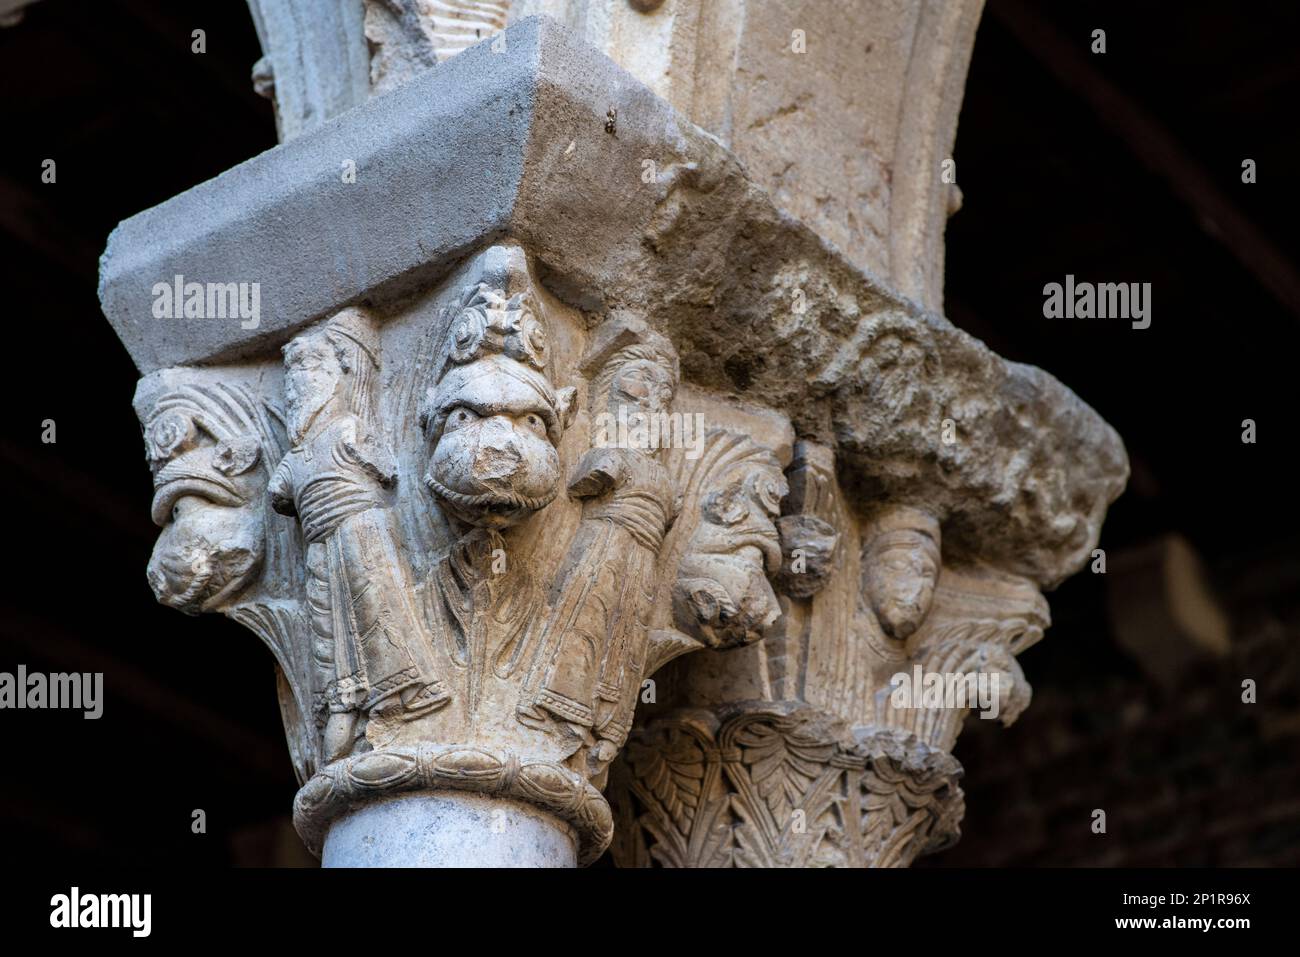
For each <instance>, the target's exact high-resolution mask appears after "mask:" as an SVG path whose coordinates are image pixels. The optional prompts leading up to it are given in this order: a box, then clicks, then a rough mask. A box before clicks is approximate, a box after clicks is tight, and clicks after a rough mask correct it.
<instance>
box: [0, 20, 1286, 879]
mask: <svg viewBox="0 0 1300 957" xmlns="http://www.w3.org/2000/svg"><path fill="white" fill-rule="evenodd" d="M196 27H197V28H202V29H204V30H205V31H206V33H207V52H206V54H204V55H201V56H199V55H194V54H192V53H191V52H190V44H191V36H190V33H191V30H193V29H195V28H196ZM1096 28H1102V29H1105V30H1106V32H1107V52H1106V53H1105V54H1104V55H1094V54H1091V53H1090V52H1089V45H1090V43H1091V32H1092V30H1093V29H1096ZM1297 36H1300V5H1297V4H1295V3H1294V2H1292V0H1276V2H1243V3H1238V4H1224V3H1223V2H1222V0H1185V2H1180V3H1178V4H1169V3H1167V2H1156V0H1140V2H1138V0H1114V2H1106V3H1088V2H1072V3H1070V4H1062V3H1048V2H1038V3H1025V2H1014V3H1013V2H1005V0H990V3H989V8H988V11H987V12H986V14H985V18H984V22H983V24H982V25H981V27H980V32H979V35H978V39H977V42H976V46H975V52H974V56H973V59H972V64H971V70H970V80H969V83H968V86H967V91H966V100H965V106H964V108H963V112H962V117H961V125H960V128H959V133H958V139H957V147H956V151H955V158H956V161H957V179H958V182H959V183H960V185H961V187H962V190H963V193H964V197H965V202H964V207H963V209H962V210H961V211H960V212H959V213H957V214H956V215H955V216H954V217H953V219H952V220H951V222H950V225H949V230H948V270H947V284H946V311H947V314H948V315H949V317H950V318H951V319H952V320H953V321H954V322H955V323H956V324H958V325H959V326H962V327H963V328H966V329H968V330H969V331H971V332H972V333H974V334H975V335H978V336H979V337H981V338H983V339H984V340H985V341H986V342H987V343H988V344H989V345H990V346H991V347H992V348H993V349H995V350H996V351H997V352H999V353H1000V354H1002V355H1003V356H1005V357H1007V358H1009V359H1014V360H1019V361H1023V362H1029V363H1033V364H1035V365H1039V366H1042V367H1043V368H1045V369H1047V370H1049V371H1050V372H1052V373H1053V374H1054V375H1055V376H1057V377H1058V378H1059V379H1061V380H1062V381H1063V382H1065V383H1066V384H1067V385H1069V386H1071V387H1072V388H1074V389H1075V390H1076V391H1077V392H1078V393H1079V394H1080V395H1081V396H1082V397H1083V398H1084V399H1085V400H1086V401H1087V402H1089V403H1090V404H1091V405H1092V406H1093V407H1094V408H1096V409H1097V410H1098V412H1100V413H1101V415H1102V416H1104V417H1105V418H1106V419H1107V420H1108V421H1109V422H1110V423H1112V424H1113V425H1114V426H1115V427H1116V428H1117V429H1118V430H1119V432H1120V434H1121V435H1122V436H1123V437H1124V440H1125V442H1126V444H1127V447H1128V450H1129V454H1130V456H1131V458H1132V463H1133V478H1132V480H1131V482H1130V486H1129V490H1128V491H1127V492H1126V493H1125V495H1124V496H1123V497H1122V498H1121V499H1120V500H1119V501H1118V502H1117V503H1116V504H1115V505H1114V506H1113V508H1112V510H1111V512H1110V516H1109V518H1108V520H1107V522H1106V526H1105V530H1104V533H1103V537H1102V546H1103V547H1104V548H1105V549H1106V550H1107V555H1108V566H1109V567H1108V572H1107V574H1106V575H1094V574H1090V573H1088V571H1086V570H1085V571H1084V572H1082V573H1081V574H1079V575H1078V576H1076V577H1075V578H1073V579H1071V580H1070V581H1069V582H1067V583H1066V584H1065V585H1064V586H1062V587H1061V588H1060V589H1059V590H1058V591H1056V592H1055V593H1053V594H1052V595H1050V596H1049V598H1050V601H1051V606H1052V615H1053V618H1054V625H1053V627H1052V628H1051V630H1050V631H1049V632H1048V636H1047V638H1046V639H1045V640H1044V641H1043V642H1042V643H1040V644H1039V645H1038V646H1036V647H1035V648H1032V649H1030V650H1029V651H1028V652H1026V653H1025V654H1024V655H1023V656H1022V658H1021V664H1022V666H1023V668H1024V671H1025V673H1026V675H1027V676H1028V678H1029V680H1030V681H1031V683H1032V684H1033V685H1034V688H1035V693H1034V699H1035V700H1034V703H1033V705H1032V706H1031V707H1030V708H1029V710H1028V711H1027V712H1026V713H1025V715H1024V716H1023V717H1022V718H1021V719H1020V721H1019V722H1018V723H1017V724H1016V725H1015V726H1014V727H1012V728H1010V729H1005V730H1004V729H1001V728H997V727H989V724H991V722H980V721H978V720H973V721H971V722H970V723H969V725H968V727H967V730H966V732H965V733H964V735H963V737H962V738H961V740H960V741H959V743H958V745H957V751H956V753H957V756H958V757H959V758H960V759H961V760H962V762H963V763H964V765H965V766H966V769H967V776H966V781H965V787H966V791H967V805H968V813H967V816H966V821H965V824H964V825H963V830H964V832H965V835H966V836H965V837H964V838H963V840H962V842H961V843H960V844H958V845H957V847H956V848H954V849H952V850H950V851H948V852H945V853H944V854H941V855H938V856H936V857H933V858H929V859H927V860H926V861H925V862H924V864H923V866H931V867H942V866H954V865H988V864H1033V865H1046V864H1083V865H1139V864H1140V865H1165V864H1178V865H1185V864H1211V865H1245V864H1292V865H1294V864H1297V863H1300V760H1298V759H1300V699H1298V697H1297V692H1298V691H1300V523H1298V522H1297V520H1296V518H1295V514H1294V511H1293V509H1292V500H1293V498H1294V491H1293V490H1294V489H1295V487H1296V477H1295V472H1294V471H1293V467H1292V461H1293V459H1294V458H1295V454H1294V450H1295V443H1296V437H1297V429H1296V424H1295V423H1296V421H1297V416H1298V415H1300V410H1297V409H1296V408H1295V400H1296V396H1297V380H1298V378H1300V376H1298V375H1297V373H1296V371H1295V370H1294V368H1293V366H1294V364H1295V362H1296V357H1297V354H1298V352H1300V350H1298V348H1297V347H1298V346H1300V278H1298V277H1297V267H1296V262H1297V259H1298V258H1300V257H1297V246H1298V245H1300V244H1297V242H1296V240H1295V238H1294V232H1293V229H1292V228H1291V227H1292V222H1293V220H1294V217H1295V213H1296V202H1295V197H1296V187H1295V185H1294V184H1295V177H1296V176H1297V175H1298V174H1300V128H1298V126H1297V122H1296V118H1297V109H1296V103H1297V102H1300V59H1298V58H1297V57H1296V55H1295V38H1296V37H1297ZM259 56H260V49H259V47H258V44H257V39H256V36H255V34H254V31H253V26H252V20H251V18H250V16H249V14H248V12H247V8H246V6H245V4H244V3H243V2H242V0H187V2H186V3H183V4H181V3H171V2H158V0H154V2H150V0H95V2H81V0H43V2H41V3H38V4H37V5H35V6H34V7H32V8H30V9H29V11H28V12H27V14H26V17H25V19H24V21H23V22H22V23H21V24H19V25H18V26H16V27H12V28H8V29H3V30H0V90H3V91H4V92H3V94H0V97H2V99H0V131H2V132H0V136H2V137H3V144H4V145H3V149H2V150H0V263H3V275H4V278H5V292H6V304H7V310H8V313H9V317H8V318H9V321H8V322H7V323H6V325H5V331H6V334H7V338H6V342H5V344H6V347H7V355H6V356H5V364H6V366H7V368H8V370H9V375H6V376H5V377H4V380H5V386H4V388H5V401H6V409H7V415H6V422H5V428H4V433H3V438H2V439H0V466H2V467H3V471H4V475H5V479H4V482H5V489H6V495H5V501H6V504H7V506H8V510H9V520H8V522H7V525H8V527H7V529H6V536H5V539H4V541H5V548H4V550H3V555H4V561H5V563H6V566H7V567H6V568H5V569H4V580H5V581H6V582H7V583H8V584H9V586H10V587H9V588H8V589H7V590H6V591H5V592H4V594H3V595H0V670H4V671H13V670H14V669H15V668H16V666H17V664H19V663H24V664H26V665H27V666H28V668H29V669H31V670H35V671H67V670H77V671H103V672H105V673H106V696H107V701H106V705H105V714H104V717H103V718H102V719H100V720H98V721H85V720H83V719H82V717H81V716H80V714H79V713H67V712H57V711H53V712H26V711H6V712H3V713H0V722H2V724H0V728H3V730H4V732H5V741H6V745H7V747H6V751H7V757H8V760H9V767H8V769H7V773H6V774H4V776H3V779H2V782H0V841H2V842H3V844H4V847H5V849H6V851H7V852H8V855H9V856H10V857H11V859H32V858H31V855H41V856H42V858H43V859H47V860H48V859H60V860H63V859H71V860H76V861H78V862H81V863H90V864H112V865H120V864H125V865H134V864H139V865H176V864H180V865H204V864H209V865H210V864H218V865H224V864H270V863H302V862H306V861H308V860H309V859H308V858H306V855H305V852H304V851H302V850H301V848H300V846H299V842H298V841H297V838H296V836H295V835H294V834H293V832H292V827H291V825H290V824H289V820H288V815H287V812H288V809H289V807H290V803H291V801H292V797H293V794H294V792H295V790H296V785H295V781H294V779H293V774H292V771H291V769H290V765H289V760H288V755H287V751H286V749H285V746H284V743H283V738H282V733H281V729H280V721H279V715H278V711H277V708H276V703H275V693H274V680H273V672H272V663H271V658H270V656H269V654H268V653H266V652H265V651H264V650H263V649H262V648H261V646H260V644H259V642H258V641H257V640H256V639H255V638H253V637H252V636H251V635H249V634H247V633H246V632H245V631H244V630H243V629H242V628H240V627H239V626H237V625H235V624H234V623H232V622H228V621H226V620H224V619H221V618H218V617H204V618H198V619H186V618H182V617H181V616H180V615H178V614H177V613H176V612H173V611H170V610H168V609H165V608H162V607H161V606H158V605H156V604H155V602H154V600H153V596H152V594H151V593H150V591H149V587H148V585H147V583H146V582H145V577H144V568H145V564H146V562H147V560H148V557H149V553H150V550H151V549H152V547H153V541H154V538H155V534H156V530H155V528H154V527H153V525H152V524H151V522H150V521H149V516H148V505H149V501H150V497H151V485H150V480H149V473H148V469H147V468H146V466H145V463H144V458H143V447H142V443H141V441H140V440H139V439H138V436H139V425H138V423H137V421H136V419H135V416H134V413H133V411H132V408H131V395H132V390H133V389H134V384H135V381H136V378H137V373H136V370H135V369H134V367H133V365H132V363H131V361H130V360H129V358H128V357H127V355H126V352H125V350H124V349H122V347H121V346H120V345H119V343H118V341H117V339H116V337H115V336H114V334H113V332H112V330H111V329H110V327H109V325H108V323H107V322H106V321H105V320H104V318H103V316H102V315H101V314H100V311H99V305H98V301H97V298H96V268H97V259H98V255H99V253H100V251H102V249H103V247H104V242H105V239H106V238H107V236H108V233H109V231H110V230H111V229H112V228H113V226H115V225H116V224H117V222H118V221H120V220H121V219H124V218H126V217H127V216H129V215H132V214H134V213H136V212H138V211H140V210H142V209H144V208H146V207H148V206H152V205H154V204H156V203H159V202H161V201H163V200H165V199H167V198H168V197H170V196H172V195H175V194H176V193H179V192H181V191H183V190H185V189H186V188H188V187H190V186H193V185H195V184H196V183H199V182H202V181H203V180H206V179H209V178H211V177H213V176H215V175H217V174H218V173H220V172H222V171H223V170H225V169H227V168H228V167H230V166H232V165H234V164H236V163H238V162H240V161H241V160H244V159H247V158H248V157H250V156H252V155H254V154H256V153H258V152H261V151H262V150H265V149H269V148H270V147H272V146H274V145H275V129H274V120H273V116H272V111H271V107H270V104H269V103H268V102H267V101H266V100H263V99H261V98H259V97H258V96H256V95H255V94H254V92H253V90H252V85H251V82H250V79H249V77H250V71H251V68H252V65H253V63H254V62H255V61H256V60H257V59H258V57H259ZM47 158H52V159H54V160H56V162H57V164H58V165H57V182H56V183H55V184H43V183H42V182H41V180H40V173H41V163H42V161H43V160H45V159H47ZM1245 158H1251V159H1254V160H1255V161H1256V163H1257V164H1258V182H1257V183H1255V184H1253V185H1247V184H1243V183H1242V182H1241V162H1242V160H1243V159H1245ZM1066 273H1073V274H1074V275H1075V276H1076V277H1077V278H1078V279H1079V280H1091V281H1094V282H1104V281H1112V282H1118V281H1126V282H1150V283H1152V285H1153V294H1152V302H1153V321H1152V325H1151V328H1149V329H1146V330H1133V329H1130V328H1129V325H1128V323H1127V322H1123V321H1108V322H1106V321H1092V322H1089V321H1084V320H1077V321H1073V322H1071V321H1050V320H1046V319H1044V318H1043V316H1042V302H1043V295H1042V288H1043V285H1044V284H1045V283H1047V282H1054V281H1055V282H1060V281H1062V280H1063V278H1064V276H1065V274H1066ZM1246 418H1251V419H1254V420H1255V422H1256V423H1257V428H1258V441H1257V443H1256V444H1254V445H1247V444H1243V443H1242V441H1241V423H1242V420H1243V419H1246ZM46 419H53V420H55V422H56V424H57V425H56V427H57V439H58V440H57V442H56V443H55V444H43V443H42V442H41V431H42V422H43V421H44V420H46ZM1171 536H1178V537H1179V538H1180V539H1181V540H1182V541H1184V542H1185V543H1186V544H1187V545H1188V546H1189V548H1190V549H1191V550H1192V551H1193V552H1194V553H1195V554H1196V555H1197V556H1199V560H1200V561H1201V562H1202V563H1203V567H1204V570H1205V580H1206V593H1207V594H1208V595H1209V596H1211V598H1212V599H1213V601H1215V602H1216V603H1217V604H1218V605H1219V607H1221V608H1222V609H1223V611H1224V613H1225V614H1226V615H1227V618H1228V620H1229V622H1230V633H1231V649H1230V650H1229V651H1228V652H1227V654H1225V655H1220V656H1218V657H1212V656H1207V655H1204V654H1198V653H1197V652H1196V651H1195V648H1194V646H1193V645H1192V644H1191V643H1190V642H1184V645H1179V644H1178V642H1180V641H1182V640H1183V638H1184V636H1182V635H1181V634H1180V633H1179V631H1178V629H1177V628H1170V629H1165V630H1164V631H1163V632H1162V640H1164V641H1165V642H1166V644H1164V645H1162V646H1160V648H1159V649H1158V655H1155V657H1154V658H1153V654H1154V653H1151V652H1148V653H1144V652H1143V650H1142V649H1141V648H1137V649H1134V648H1133V647H1124V646H1121V644H1120V642H1119V641H1118V640H1117V629H1116V622H1117V621H1123V620H1125V616H1129V615H1134V614H1137V613H1138V612H1137V611H1136V610H1135V609H1133V608H1130V607H1128V606H1127V605H1126V604H1125V603H1124V602H1122V601H1118V600H1117V599H1116V595H1117V594H1119V592H1118V591H1117V589H1116V586H1115V582H1116V579H1117V576H1120V575H1121V574H1134V575H1135V574H1139V573H1141V574H1144V575H1146V576H1147V577H1146V578H1143V579H1141V581H1144V582H1148V583H1150V582H1152V581H1154V582H1156V583H1157V585H1156V586H1152V587H1149V588H1147V590H1146V592H1145V593H1144V594H1145V595H1146V598H1144V600H1143V602H1142V604H1143V608H1147V606H1148V605H1150V606H1152V607H1155V608H1157V609H1159V608H1160V607H1162V606H1163V605H1164V604H1166V602H1165V599H1164V598H1163V597H1162V592H1161V589H1160V588H1159V587H1158V582H1159V581H1160V578H1159V569H1160V567H1161V566H1160V564H1159V561H1158V560H1157V561H1155V563H1154V564H1153V560H1152V558H1151V556H1153V555H1155V556H1157V559H1158V556H1160V555H1161V554H1164V552H1163V551H1162V548H1163V545H1162V543H1168V542H1169V541H1170V540H1171ZM1121 568H1130V569H1132V568H1136V569H1137V570H1138V571H1136V572H1132V571H1130V572H1121V571H1120V569H1121ZM1153 570H1154V571H1153ZM1153 574H1154V575H1155V576H1156V577H1155V578H1152V577H1151V576H1152V575H1153ZM1130 580H1134V579H1130ZM1129 593H1131V592H1129ZM1129 593H1126V594H1129ZM1169 603H1172V599H1171V600H1170V602H1169ZM1170 642H1172V644H1170ZM1184 652H1185V654H1184ZM1156 658H1158V659H1159V660H1158V661H1156V664H1157V665H1161V666H1163V667H1164V671H1163V672H1161V673H1159V674H1157V672H1158V671H1159V668H1157V667H1155V666H1153V660H1155V659H1156ZM1170 662H1175V663H1176V664H1177V667H1176V668H1173V669H1172V671H1171V669H1170V667H1168V666H1169V665H1170ZM1245 678H1252V679H1254V680H1255V681H1257V682H1258V695H1259V700H1258V703H1257V704H1254V705H1246V704H1243V703H1242V701H1241V682H1242V680H1243V679H1245ZM1158 679H1159V680H1158ZM196 808H201V809H203V810H204V811H206V814H207V821H208V832H207V833H206V834H204V835H195V834H192V833H191V829H190V821H191V814H192V812H193V810H194V809H196ZM1097 808H1101V809H1104V810H1105V811H1106V812H1107V821H1108V832H1107V834H1105V835H1094V834H1092V833H1091V831H1090V824H1091V821H1092V811H1093V810H1094V809H1097Z"/></svg>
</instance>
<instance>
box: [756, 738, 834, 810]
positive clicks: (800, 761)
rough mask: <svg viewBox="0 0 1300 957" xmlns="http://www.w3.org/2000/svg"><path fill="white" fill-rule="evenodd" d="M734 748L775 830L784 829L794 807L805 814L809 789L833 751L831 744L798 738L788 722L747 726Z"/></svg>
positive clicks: (822, 770)
mask: <svg viewBox="0 0 1300 957" xmlns="http://www.w3.org/2000/svg"><path fill="white" fill-rule="evenodd" d="M736 744H737V745H739V746H740V747H741V749H742V758H741V760H742V762H743V763H744V764H745V765H746V766H748V767H749V768H750V775H751V777H752V779H753V781H754V785H755V787H756V789H757V791H758V795H759V797H760V798H762V800H763V801H764V803H765V804H766V805H767V806H768V808H769V809H770V811H771V813H772V818H773V821H774V823H775V824H776V826H777V827H778V828H784V827H786V826H787V824H788V823H789V820H790V816H791V813H792V811H793V810H794V809H795V808H796V807H799V808H804V809H805V811H806V808H805V807H804V806H805V804H806V798H807V796H808V792H809V789H810V788H811V786H812V785H813V783H814V782H815V781H816V780H817V779H818V778H819V777H820V776H821V774H822V773H823V772H824V770H825V768H826V763H827V762H828V761H829V760H830V757H831V755H832V754H833V753H834V750H835V746H834V744H831V743H828V742H826V741H819V740H816V739H813V738H809V737H806V736H803V735H800V734H799V733H798V732H797V731H796V730H794V728H793V726H792V725H791V724H790V723H788V722H780V723H779V724H778V723H772V724H767V723H753V724H750V725H748V726H747V727H745V729H744V730H743V731H741V733H740V734H738V735H737V736H736Z"/></svg>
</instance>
